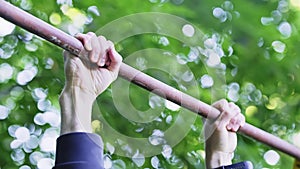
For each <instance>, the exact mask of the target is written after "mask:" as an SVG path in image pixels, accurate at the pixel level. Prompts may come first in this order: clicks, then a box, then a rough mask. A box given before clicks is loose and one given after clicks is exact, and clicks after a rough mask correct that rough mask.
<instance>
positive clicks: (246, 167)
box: [215, 161, 253, 169]
mask: <svg viewBox="0 0 300 169" xmlns="http://www.w3.org/2000/svg"><path fill="white" fill-rule="evenodd" d="M215 169H253V165H252V163H251V162H250V161H244V162H240V163H235V164H232V165H227V166H221V167H218V168H215Z"/></svg>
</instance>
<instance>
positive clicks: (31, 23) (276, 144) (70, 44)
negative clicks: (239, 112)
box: [0, 0, 300, 159]
mask: <svg viewBox="0 0 300 169" xmlns="http://www.w3.org/2000/svg"><path fill="white" fill-rule="evenodd" d="M0 16H1V17H3V18H4V19H6V20H8V21H10V22H12V23H14V24H16V25H18V26H20V27H22V28H24V29H26V30H27V31H29V32H31V33H34V34H36V35H38V36H40V37H42V38H44V39H46V40H47V41H50V42H52V43H53V44H55V45H57V46H59V47H61V48H63V49H65V50H67V51H69V52H71V53H73V54H75V55H79V53H80V52H81V51H83V50H84V48H83V46H82V43H81V42H80V41H79V40H77V39H76V38H74V37H73V36H71V35H68V34H67V33H65V32H63V31H61V30H59V29H57V28H55V27H53V26H51V25H50V24H48V23H46V22H44V21H42V20H40V19H38V18H36V17H35V16H33V15H31V14H29V13H27V12H25V11H23V10H21V9H19V8H17V7H15V6H13V5H11V4H10V3H8V2H6V1H4V0H0ZM119 76H121V77H122V78H124V79H126V80H128V81H130V82H132V83H135V84H137V85H138V86H140V87H142V88H144V89H147V90H149V91H160V92H157V93H156V94H157V95H160V96H162V93H163V96H162V97H165V98H166V99H168V100H169V101H172V102H174V103H176V104H178V105H181V106H182V107H184V108H186V109H188V110H191V111H193V112H195V113H197V114H199V115H201V116H203V117H205V118H207V117H208V114H209V118H212V119H213V118H216V117H217V116H218V115H219V114H220V112H219V111H218V110H217V109H215V108H214V107H212V106H210V105H208V104H206V103H204V102H202V101H200V100H198V99H196V98H194V97H191V96H189V95H187V94H185V93H183V92H181V91H179V90H177V89H175V88H173V87H171V86H168V85H166V84H164V83H162V82H160V81H159V80H157V79H154V78H152V77H150V76H148V75H146V74H144V73H143V72H141V71H139V70H136V69H134V68H132V67H131V66H129V65H126V64H125V63H122V65H121V68H120V72H119ZM154 89H155V90H154ZM239 133H242V134H244V135H246V136H249V137H251V138H253V139H255V140H257V141H260V142H262V143H264V144H266V145H269V146H271V147H273V148H276V149H278V150H279V151H282V152H284V153H286V154H289V155H290V156H293V157H295V158H297V159H300V149H299V148H298V147H296V146H295V145H292V144H290V143H288V142H287V141H284V140H282V139H280V138H278V137H276V136H274V135H272V134H270V133H268V132H266V131H264V130H262V129H259V128H257V127H255V126H253V125H251V124H248V123H246V124H245V125H244V126H243V127H241V128H240V130H239Z"/></svg>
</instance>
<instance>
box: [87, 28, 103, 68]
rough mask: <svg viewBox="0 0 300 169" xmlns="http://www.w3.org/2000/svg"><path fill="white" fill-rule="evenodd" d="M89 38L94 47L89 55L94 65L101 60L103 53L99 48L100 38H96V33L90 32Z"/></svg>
mask: <svg viewBox="0 0 300 169" xmlns="http://www.w3.org/2000/svg"><path fill="white" fill-rule="evenodd" d="M88 36H90V37H91V45H92V50H91V52H90V53H89V58H90V61H91V62H93V63H97V62H98V60H99V55H100V52H101V49H100V47H99V46H100V43H99V41H98V37H97V36H96V34H95V33H93V32H89V33H88Z"/></svg>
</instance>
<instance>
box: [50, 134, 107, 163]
mask: <svg viewBox="0 0 300 169" xmlns="http://www.w3.org/2000/svg"><path fill="white" fill-rule="evenodd" d="M103 168H104V167H103V143H102V139H101V137H100V136H99V135H97V134H92V133H81V132H78V133H69V134H65V135H62V136H60V137H59V138H58V139H57V146H56V159H55V166H54V168H53V169H103Z"/></svg>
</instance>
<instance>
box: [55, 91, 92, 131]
mask: <svg viewBox="0 0 300 169" xmlns="http://www.w3.org/2000/svg"><path fill="white" fill-rule="evenodd" d="M94 100H95V98H94V97H91V95H90V94H88V93H85V92H83V91H82V89H80V88H79V87H65V88H64V90H63V92H62V94H61V96H60V98H59V103H60V107H61V134H66V133H70V132H92V127H91V113H92V106H93V102H94Z"/></svg>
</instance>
